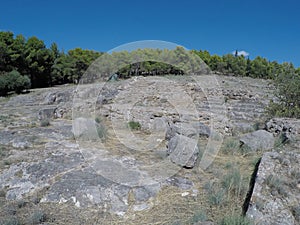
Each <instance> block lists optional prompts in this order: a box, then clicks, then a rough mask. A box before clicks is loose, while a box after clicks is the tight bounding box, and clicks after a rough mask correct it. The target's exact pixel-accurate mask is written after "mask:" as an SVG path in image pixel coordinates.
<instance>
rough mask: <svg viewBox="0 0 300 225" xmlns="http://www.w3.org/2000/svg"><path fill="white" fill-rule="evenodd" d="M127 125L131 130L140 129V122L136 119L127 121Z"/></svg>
mask: <svg viewBox="0 0 300 225" xmlns="http://www.w3.org/2000/svg"><path fill="white" fill-rule="evenodd" d="M128 127H129V128H130V129H131V130H140V129H141V124H140V123H139V122H137V121H133V120H132V121H129V122H128Z"/></svg>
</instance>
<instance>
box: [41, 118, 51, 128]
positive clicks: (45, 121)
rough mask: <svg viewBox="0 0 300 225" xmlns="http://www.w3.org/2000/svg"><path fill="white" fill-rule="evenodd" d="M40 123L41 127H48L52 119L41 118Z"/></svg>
mask: <svg viewBox="0 0 300 225" xmlns="http://www.w3.org/2000/svg"><path fill="white" fill-rule="evenodd" d="M40 125H41V127H47V126H49V125H50V121H49V120H48V119H44V120H41V122H40Z"/></svg>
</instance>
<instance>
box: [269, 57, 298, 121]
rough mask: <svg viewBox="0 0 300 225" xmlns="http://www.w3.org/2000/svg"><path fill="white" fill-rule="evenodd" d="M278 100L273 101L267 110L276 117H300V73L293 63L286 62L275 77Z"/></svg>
mask: <svg viewBox="0 0 300 225" xmlns="http://www.w3.org/2000/svg"><path fill="white" fill-rule="evenodd" d="M275 86H276V92H275V95H276V97H277V102H273V101H271V102H270V104H269V106H268V109H267V111H268V112H269V114H271V115H272V116H276V117H295V118H300V101H299V99H300V74H298V73H296V71H295V69H294V67H293V65H291V64H288V63H284V64H283V71H282V72H281V73H280V74H279V75H278V76H277V77H276V79H275Z"/></svg>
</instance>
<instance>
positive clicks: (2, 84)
mask: <svg viewBox="0 0 300 225" xmlns="http://www.w3.org/2000/svg"><path fill="white" fill-rule="evenodd" d="M30 85H31V84H30V79H29V77H28V76H23V75H21V74H20V73H19V72H18V71H16V70H13V71H11V72H9V73H4V74H2V75H0V95H2V96H3V95H7V93H8V92H10V91H15V92H16V93H18V94H19V93H21V92H22V90H24V89H28V88H30Z"/></svg>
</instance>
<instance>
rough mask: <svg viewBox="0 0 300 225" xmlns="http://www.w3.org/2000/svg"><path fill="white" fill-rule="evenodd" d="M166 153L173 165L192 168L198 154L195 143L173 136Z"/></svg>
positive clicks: (192, 140)
mask: <svg viewBox="0 0 300 225" xmlns="http://www.w3.org/2000/svg"><path fill="white" fill-rule="evenodd" d="M167 153H168V155H169V157H170V159H171V161H172V162H173V163H175V164H177V165H179V166H182V167H187V168H193V167H194V166H195V164H196V161H197V158H198V154H199V149H198V146H197V141H196V140H194V139H192V138H189V137H186V136H183V135H175V136H174V137H173V138H171V140H170V141H169V143H168V150H167Z"/></svg>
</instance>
